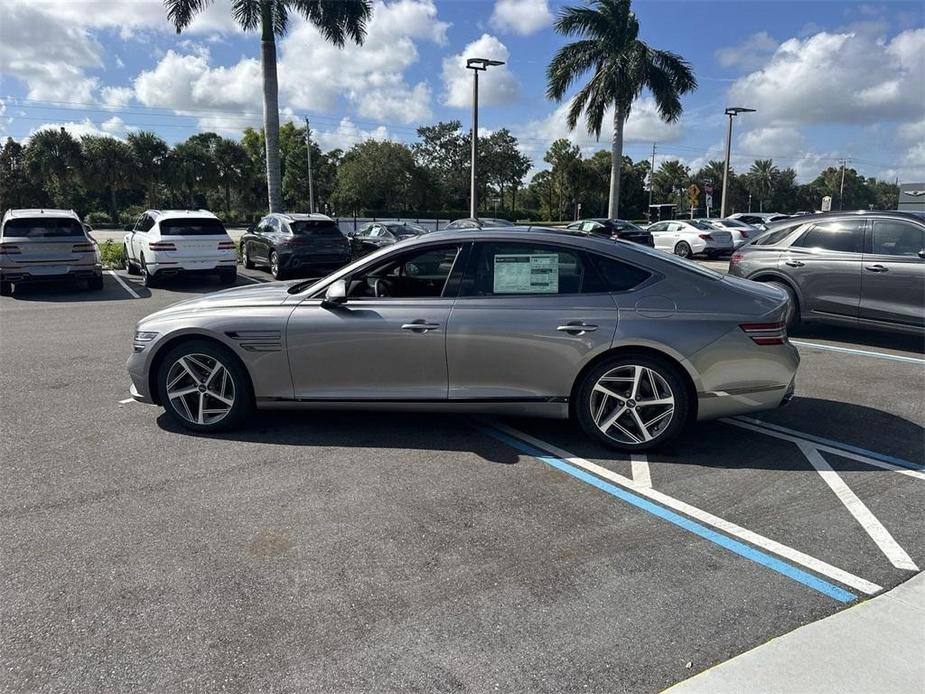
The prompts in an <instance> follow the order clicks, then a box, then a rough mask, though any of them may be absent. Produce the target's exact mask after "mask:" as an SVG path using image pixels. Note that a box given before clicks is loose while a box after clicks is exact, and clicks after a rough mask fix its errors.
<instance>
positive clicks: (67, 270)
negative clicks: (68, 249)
mask: <svg viewBox="0 0 925 694" xmlns="http://www.w3.org/2000/svg"><path fill="white" fill-rule="evenodd" d="M102 276H103V268H102V266H101V265H99V264H94V265H65V266H61V265H55V266H53V267H48V268H43V267H41V266H38V265H31V266H27V267H23V266H19V267H16V266H13V267H2V268H0V281H3V282H13V283H14V284H16V283H18V282H23V283H25V282H62V281H67V280H89V279H94V278H96V277H102Z"/></svg>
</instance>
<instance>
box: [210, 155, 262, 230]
mask: <svg viewBox="0 0 925 694" xmlns="http://www.w3.org/2000/svg"><path fill="white" fill-rule="evenodd" d="M212 160H213V161H214V162H215V178H216V181H217V182H218V185H219V186H221V188H222V193H223V194H224V203H225V214H226V215H231V212H232V206H231V190H232V188H237V187H238V186H239V185H241V184H242V183H243V182H244V181H246V180H247V179H248V178H249V177H250V176H251V175H252V171H251V160H250V158H249V157H248V156H247V152H246V151H245V149H244V147H243V146H242V145H241V143H239V142H236V141H235V140H227V139H225V138H219V140H218V142H216V143H215V146H214V147H213V149H212Z"/></svg>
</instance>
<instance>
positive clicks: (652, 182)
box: [646, 142, 655, 222]
mask: <svg viewBox="0 0 925 694" xmlns="http://www.w3.org/2000/svg"><path fill="white" fill-rule="evenodd" d="M653 190H655V143H654V142H653V143H652V166H650V167H649V212H648V214H647V215H646V219H649V217H651V216H652V191H653ZM649 221H650V222H651V221H652V220H651V219H649Z"/></svg>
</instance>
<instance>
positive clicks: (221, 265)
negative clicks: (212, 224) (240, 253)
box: [147, 258, 238, 275]
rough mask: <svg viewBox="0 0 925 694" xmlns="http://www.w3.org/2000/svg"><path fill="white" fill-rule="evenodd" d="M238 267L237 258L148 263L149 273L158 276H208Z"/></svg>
mask: <svg viewBox="0 0 925 694" xmlns="http://www.w3.org/2000/svg"><path fill="white" fill-rule="evenodd" d="M237 266H238V259H237V258H222V259H220V260H214V259H210V260H195V261H160V262H151V263H147V268H148V272H151V273H157V274H158V275H178V274H181V273H183V274H197V273H198V274H206V273H215V272H223V271H224V272H228V271H231V270H234V269H236V268H237Z"/></svg>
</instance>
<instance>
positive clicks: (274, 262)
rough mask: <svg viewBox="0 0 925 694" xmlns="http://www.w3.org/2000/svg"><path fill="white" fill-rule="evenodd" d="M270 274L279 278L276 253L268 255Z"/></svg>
mask: <svg viewBox="0 0 925 694" xmlns="http://www.w3.org/2000/svg"><path fill="white" fill-rule="evenodd" d="M270 274H271V275H273V276H274V277H279V256H278V255H276V251H274V252H273V253H270Z"/></svg>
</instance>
